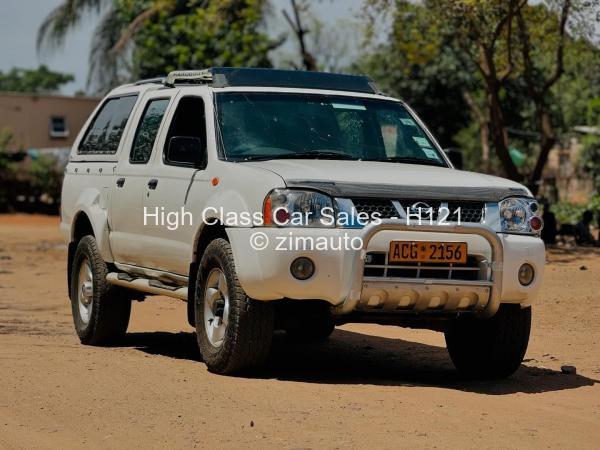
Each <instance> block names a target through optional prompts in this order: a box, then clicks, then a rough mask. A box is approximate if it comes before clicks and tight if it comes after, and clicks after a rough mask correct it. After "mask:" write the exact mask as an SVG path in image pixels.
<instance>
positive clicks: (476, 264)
mask: <svg viewBox="0 0 600 450" xmlns="http://www.w3.org/2000/svg"><path fill="white" fill-rule="evenodd" d="M482 263H483V259H482V258H481V257H480V256H475V255H469V256H468V257H467V262H466V263H465V264H457V263H454V264H438V263H415V262H399V263H393V262H388V261H387V252H369V253H367V257H366V260H365V268H364V272H363V275H364V276H365V277H379V278H387V277H394V278H415V279H421V278H428V279H435V280H470V281H476V280H482V279H487V271H486V269H485V266H484V265H483V264H482Z"/></svg>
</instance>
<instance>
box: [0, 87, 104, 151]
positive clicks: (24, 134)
mask: <svg viewBox="0 0 600 450" xmlns="http://www.w3.org/2000/svg"><path fill="white" fill-rule="evenodd" d="M100 100H101V99H100V98H93V97H66V96H59V95H35V94H22V93H7V92H0V129H2V128H8V129H9V130H11V132H12V134H13V143H12V145H11V149H13V150H21V149H22V150H29V149H44V148H64V147H70V146H71V145H72V144H73V141H74V140H75V138H76V137H77V134H78V133H79V130H80V129H81V127H82V126H83V124H84V123H85V121H86V120H87V118H88V117H89V115H90V114H91V113H92V111H93V110H94V108H95V107H96V105H97V104H98V103H99V102H100ZM53 116H58V117H61V116H62V117H64V118H65V120H66V126H67V129H68V135H67V136H65V137H51V136H50V120H51V117H53Z"/></svg>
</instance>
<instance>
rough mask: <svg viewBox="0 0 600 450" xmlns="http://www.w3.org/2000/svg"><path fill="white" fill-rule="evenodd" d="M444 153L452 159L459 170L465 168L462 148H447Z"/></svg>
mask: <svg viewBox="0 0 600 450" xmlns="http://www.w3.org/2000/svg"><path fill="white" fill-rule="evenodd" d="M444 153H445V154H446V156H447V157H448V159H449V160H450V162H451V163H452V165H453V166H454V167H455V168H456V169H458V170H462V169H463V157H462V152H461V151H460V149H458V148H455V147H451V148H445V149H444Z"/></svg>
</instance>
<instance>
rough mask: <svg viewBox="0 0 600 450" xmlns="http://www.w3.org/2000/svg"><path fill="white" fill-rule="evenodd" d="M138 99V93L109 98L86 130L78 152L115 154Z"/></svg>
mask: <svg viewBox="0 0 600 450" xmlns="http://www.w3.org/2000/svg"><path fill="white" fill-rule="evenodd" d="M136 100H137V95H128V96H125V97H118V98H110V99H108V100H107V101H106V102H105V103H104V105H102V107H101V109H100V111H99V112H98V113H97V114H96V117H94V120H93V121H92V123H91V125H90V126H89V128H88V129H87V131H86V132H85V136H84V137H83V139H82V140H81V143H80V144H79V149H78V150H79V151H78V153H79V154H84V155H85V154H88V155H89V154H91V155H100V154H102V155H107V154H108V155H112V154H115V153H116V152H117V149H118V148H119V143H120V142H121V137H122V136H123V130H125V125H127V120H128V119H129V116H130V115H131V110H132V109H133V106H134V105H135V102H136Z"/></svg>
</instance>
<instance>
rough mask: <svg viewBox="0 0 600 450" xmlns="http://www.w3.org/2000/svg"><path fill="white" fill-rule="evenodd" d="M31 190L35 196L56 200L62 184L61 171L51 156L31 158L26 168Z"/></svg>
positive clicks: (58, 197)
mask: <svg viewBox="0 0 600 450" xmlns="http://www.w3.org/2000/svg"><path fill="white" fill-rule="evenodd" d="M27 175H28V178H29V179H30V180H31V181H30V183H31V184H30V187H31V190H32V191H33V192H34V195H35V196H36V197H38V198H39V197H42V196H43V197H44V198H46V199H51V201H52V202H58V201H59V199H60V191H61V186H62V177H63V174H62V171H61V170H60V169H59V167H58V165H57V162H56V159H55V158H54V157H51V156H46V155H40V156H38V157H37V158H35V159H33V160H32V161H31V163H30V165H29V167H28V170H27Z"/></svg>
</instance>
